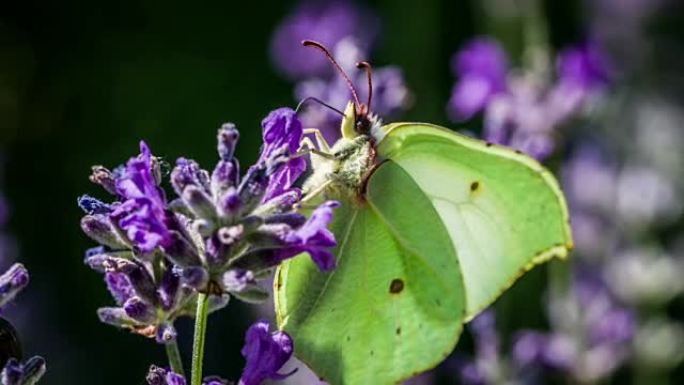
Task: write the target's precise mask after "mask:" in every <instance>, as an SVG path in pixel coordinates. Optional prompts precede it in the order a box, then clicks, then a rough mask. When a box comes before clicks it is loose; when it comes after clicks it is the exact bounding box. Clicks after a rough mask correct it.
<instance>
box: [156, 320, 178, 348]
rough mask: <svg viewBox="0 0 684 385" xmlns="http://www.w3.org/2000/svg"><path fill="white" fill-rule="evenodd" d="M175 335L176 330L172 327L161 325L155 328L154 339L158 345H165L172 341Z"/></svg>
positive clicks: (165, 324)
mask: <svg viewBox="0 0 684 385" xmlns="http://www.w3.org/2000/svg"><path fill="white" fill-rule="evenodd" d="M177 335H178V333H177V332H176V328H174V327H173V325H171V324H167V323H163V324H161V325H159V327H157V334H156V335H155V339H156V340H157V342H158V343H160V344H165V343H168V342H171V341H174V340H175V339H176V336H177Z"/></svg>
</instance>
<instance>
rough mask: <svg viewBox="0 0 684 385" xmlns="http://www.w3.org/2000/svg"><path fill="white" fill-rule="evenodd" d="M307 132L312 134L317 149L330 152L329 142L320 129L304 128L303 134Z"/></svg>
mask: <svg viewBox="0 0 684 385" xmlns="http://www.w3.org/2000/svg"><path fill="white" fill-rule="evenodd" d="M307 134H313V136H314V137H315V138H316V144H317V145H318V149H319V150H321V151H325V152H327V153H330V144H328V141H326V140H325V137H324V136H323V134H322V133H321V130H319V129H318V128H305V129H304V135H307Z"/></svg>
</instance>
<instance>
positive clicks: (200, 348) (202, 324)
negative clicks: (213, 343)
mask: <svg viewBox="0 0 684 385" xmlns="http://www.w3.org/2000/svg"><path fill="white" fill-rule="evenodd" d="M208 315H209V295H208V294H206V293H199V294H198V295H197V313H196V314H195V337H194V340H193V344H192V379H191V381H190V385H202V361H204V338H205V336H206V331H207V316H208Z"/></svg>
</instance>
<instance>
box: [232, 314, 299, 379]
mask: <svg viewBox="0 0 684 385" xmlns="http://www.w3.org/2000/svg"><path fill="white" fill-rule="evenodd" d="M292 352H293V345H292V338H290V336H289V335H288V334H287V333H285V332H282V331H276V332H273V333H270V332H269V325H268V323H267V322H266V321H259V322H256V323H255V324H254V325H252V326H251V327H250V328H249V330H247V333H246V335H245V346H244V347H243V348H242V350H241V353H242V356H243V357H245V359H246V361H247V362H246V364H245V368H244V370H243V372H242V376H241V377H240V383H239V384H240V385H260V384H261V383H262V382H263V381H265V380H267V379H273V380H280V379H283V378H285V377H287V376H289V375H290V374H292V373H288V374H280V373H278V371H279V370H280V369H281V368H282V367H283V365H285V363H286V362H287V361H288V360H289V359H290V357H291V356H292Z"/></svg>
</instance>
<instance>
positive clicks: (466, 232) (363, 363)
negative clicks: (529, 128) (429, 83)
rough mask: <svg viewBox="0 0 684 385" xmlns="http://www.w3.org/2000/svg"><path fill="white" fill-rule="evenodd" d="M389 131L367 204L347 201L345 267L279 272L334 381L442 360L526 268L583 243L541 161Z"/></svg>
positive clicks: (448, 138) (339, 226) (305, 346)
mask: <svg viewBox="0 0 684 385" xmlns="http://www.w3.org/2000/svg"><path fill="white" fill-rule="evenodd" d="M379 136H381V137H378V133H376V138H375V139H376V141H377V143H378V145H377V154H378V156H379V158H380V159H379V161H381V162H382V163H381V165H380V166H379V167H378V168H377V169H376V170H375V171H374V173H373V174H372V175H371V177H370V178H369V179H368V182H367V189H366V194H365V201H363V202H361V203H358V202H343V206H342V207H341V208H339V209H338V211H337V212H336V214H335V221H334V222H333V224H332V230H333V232H334V233H335V234H336V236H337V239H338V243H339V244H338V247H337V249H336V250H334V252H335V254H336V255H337V258H338V268H337V269H336V270H335V271H334V272H332V273H328V274H323V273H320V272H319V271H318V269H317V268H316V266H315V265H314V264H313V263H312V262H311V261H310V259H309V258H295V259H292V260H289V261H287V262H286V263H284V264H282V265H281V266H280V267H279V270H278V272H277V275H276V280H275V291H276V294H275V297H276V298H275V300H276V314H277V317H278V324H279V326H280V328H281V329H284V330H285V331H287V332H288V333H290V334H291V335H292V337H293V338H294V341H295V354H296V355H297V356H298V357H299V358H300V359H302V360H303V361H304V362H306V363H308V364H309V365H310V366H311V367H312V369H314V371H315V372H316V373H317V374H319V375H320V376H322V377H323V378H324V379H325V380H327V381H328V382H330V383H331V384H333V385H346V384H353V385H356V384H374V385H375V384H377V385H390V384H395V383H397V382H399V381H401V380H403V379H406V378H408V377H411V376H413V375H415V374H417V373H420V372H422V371H424V370H427V369H429V368H431V367H433V366H435V365H437V364H438V363H439V362H440V361H441V360H442V359H443V358H444V357H445V356H446V355H447V354H448V353H449V352H450V351H451V350H452V349H453V347H454V345H455V344H456V342H457V340H458V336H459V334H460V332H461V328H462V323H463V322H464V321H465V320H468V319H470V318H472V317H474V316H475V315H476V314H477V313H478V312H479V311H480V310H482V309H483V308H485V307H486V306H487V305H489V304H490V303H491V302H493V301H494V300H495V299H496V297H497V296H498V295H499V294H501V293H502V292H503V291H504V290H505V289H506V288H507V287H509V286H510V285H511V284H512V283H513V282H514V281H515V280H516V279H517V278H518V277H519V276H520V275H521V274H522V273H524V272H525V271H526V270H529V269H530V268H532V267H533V266H534V265H536V264H538V263H541V262H543V261H545V260H548V259H550V258H552V257H565V256H566V255H567V253H568V250H569V249H570V248H571V247H572V239H571V235H570V230H569V226H568V213H567V208H566V205H565V201H564V198H563V195H562V193H561V191H560V189H559V187H558V185H557V183H556V181H555V179H554V178H553V176H552V175H551V174H550V173H549V172H548V171H546V170H545V169H544V168H543V167H542V166H541V165H539V164H538V163H537V162H536V161H534V160H532V159H530V158H528V157H526V156H524V155H521V154H518V153H515V152H513V151H511V150H508V149H505V148H502V147H498V146H493V145H488V144H485V143H483V142H481V141H478V140H475V139H471V138H468V137H465V136H462V135H458V134H455V133H454V132H452V131H449V130H446V129H442V128H439V127H436V126H431V125H427V124H417V123H399V124H392V125H388V126H384V127H383V128H382V129H381V132H380V133H379Z"/></svg>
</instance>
